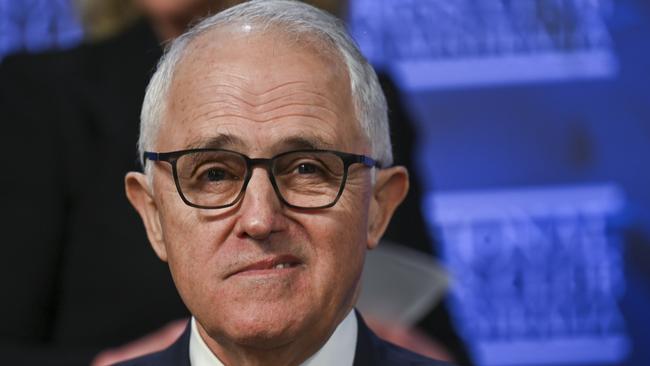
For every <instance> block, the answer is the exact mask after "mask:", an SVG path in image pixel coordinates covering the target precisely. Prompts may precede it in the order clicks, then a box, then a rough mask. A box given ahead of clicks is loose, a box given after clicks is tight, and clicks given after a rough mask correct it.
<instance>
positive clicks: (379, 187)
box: [367, 166, 409, 249]
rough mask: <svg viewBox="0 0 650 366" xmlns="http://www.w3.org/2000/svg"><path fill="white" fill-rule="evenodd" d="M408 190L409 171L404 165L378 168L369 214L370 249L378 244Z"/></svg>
mask: <svg viewBox="0 0 650 366" xmlns="http://www.w3.org/2000/svg"><path fill="white" fill-rule="evenodd" d="M408 190H409V176H408V171H407V170H406V168H404V167H403V166H394V167H390V168H386V169H378V170H377V176H376V180H375V185H374V187H373V194H372V197H371V200H370V211H369V216H368V243H367V244H368V249H374V248H375V247H376V246H377V244H378V243H379V239H381V237H382V235H384V231H386V227H387V226H388V223H389V222H390V219H391V217H393V213H394V212H395V209H396V208H397V206H399V204H400V203H401V202H402V200H404V197H406V194H407V193H408Z"/></svg>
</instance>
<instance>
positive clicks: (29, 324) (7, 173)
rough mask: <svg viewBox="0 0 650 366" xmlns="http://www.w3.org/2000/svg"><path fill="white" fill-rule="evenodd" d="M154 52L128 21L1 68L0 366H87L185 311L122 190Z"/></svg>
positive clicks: (145, 31) (142, 30)
mask: <svg viewBox="0 0 650 366" xmlns="http://www.w3.org/2000/svg"><path fill="white" fill-rule="evenodd" d="M160 55H161V49H160V46H159V45H158V41H157V40H156V38H155V36H154V35H153V33H152V32H151V30H150V28H149V27H148V25H147V24H145V23H138V24H136V25H135V26H133V27H132V28H131V29H130V30H129V31H128V32H126V33H124V34H122V35H120V36H118V37H116V38H113V39H110V40H108V41H105V42H102V43H99V44H94V45H84V46H81V47H79V48H76V49H74V50H70V51H67V52H62V53H57V54H50V55H39V56H32V55H24V56H14V57H8V58H6V59H5V60H3V63H2V64H1V65H0V116H2V117H0V118H1V120H2V129H3V132H2V133H1V134H0V136H1V137H0V146H1V149H2V154H0V156H2V165H1V166H2V167H3V170H4V171H3V173H2V174H0V177H1V178H0V182H1V186H0V192H2V193H1V194H2V201H1V202H2V208H3V209H2V213H1V214H0V215H1V216H0V223H1V224H0V225H2V229H1V232H2V235H3V244H4V245H3V248H2V254H1V255H0V258H1V259H0V261H1V262H2V263H1V265H0V287H1V288H2V289H3V294H4V296H3V300H2V301H0V364H5V365H9V364H11V365H20V364H31V365H35V364H38V365H48V364H50V365H56V364H62V365H63V364H65V365H75V364H78V365H87V364H88V363H89V362H90V360H91V359H92V357H93V356H94V355H95V354H96V353H97V352H98V351H100V350H101V349H104V348H107V347H111V346H118V345H120V344H123V343H124V342H127V341H129V340H132V339H135V338H137V337H140V336H142V335H144V334H146V333H149V332H151V331H153V330H155V329H157V328H159V327H161V326H163V325H164V324H165V323H166V322H168V321H170V320H174V319H178V318H182V317H186V316H188V312H187V310H186V309H185V307H184V305H183V304H182V302H181V301H180V298H179V296H178V295H177V292H176V289H175V287H174V285H173V283H172V281H171V277H170V275H169V270H168V269H167V268H166V265H165V264H164V263H162V262H161V261H160V260H159V259H158V258H157V257H156V256H155V254H154V252H153V251H152V250H151V247H150V246H149V244H148V241H147V238H146V235H145V232H144V228H143V226H142V224H141V222H140V219H139V217H138V216H137V214H136V212H135V211H134V210H133V209H132V208H131V206H130V204H129V202H128V201H127V199H126V197H125V194H124V184H123V181H124V176H125V174H126V172H128V171H131V170H136V169H137V168H138V163H137V159H136V158H137V157H136V141H137V137H138V129H139V111H140V108H141V105H142V100H143V96H144V89H145V87H146V85H147V83H148V79H149V77H150V75H151V74H152V70H153V67H154V65H155V64H156V62H157V60H158V58H159V57H160Z"/></svg>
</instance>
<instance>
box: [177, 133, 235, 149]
mask: <svg viewBox="0 0 650 366" xmlns="http://www.w3.org/2000/svg"><path fill="white" fill-rule="evenodd" d="M241 145H244V141H243V140H242V139H240V138H239V137H237V136H234V135H231V134H219V135H217V136H211V137H207V138H198V139H196V140H192V141H190V143H189V144H188V148H189V149H224V148H232V147H234V146H241Z"/></svg>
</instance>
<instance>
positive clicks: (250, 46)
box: [159, 27, 361, 149]
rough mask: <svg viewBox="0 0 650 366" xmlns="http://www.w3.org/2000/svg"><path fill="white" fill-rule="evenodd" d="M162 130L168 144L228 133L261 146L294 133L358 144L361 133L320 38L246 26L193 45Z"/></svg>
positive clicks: (337, 63) (346, 85)
mask: <svg viewBox="0 0 650 366" xmlns="http://www.w3.org/2000/svg"><path fill="white" fill-rule="evenodd" d="M162 130H163V131H161V132H162V133H161V138H160V140H163V141H162V142H164V143H165V144H166V145H168V146H165V147H161V148H163V149H165V148H168V149H182V148H189V147H194V146H190V145H191V144H192V142H193V141H196V140H197V139H198V140H201V139H206V138H209V137H211V136H217V137H218V136H219V135H224V134H228V135H236V136H237V137H238V139H237V140H241V141H244V142H246V143H248V144H249V145H251V144H252V145H257V146H259V145H264V143H270V142H273V141H275V140H281V139H282V138H285V137H287V138H295V137H296V136H293V135H300V136H298V137H303V138H307V139H310V138H311V139H315V140H319V139H320V140H322V143H323V144H324V145H325V146H328V145H336V143H337V142H345V141H348V143H344V144H343V145H350V146H352V145H353V143H352V142H353V141H354V142H356V143H357V144H358V143H359V139H360V136H361V134H360V131H359V128H358V124H357V122H356V118H355V115H354V107H353V103H352V97H351V92H350V81H349V77H348V73H347V68H346V67H345V64H344V63H343V62H342V61H341V58H340V57H339V55H338V54H337V53H335V52H333V51H331V50H329V51H328V48H327V47H323V45H322V43H320V42H318V41H316V40H305V39H302V40H296V39H293V37H290V36H288V35H285V34H283V33H280V32H277V31H265V32H255V30H253V31H252V32H246V31H243V27H242V28H236V29H220V30H216V31H210V32H208V33H206V34H203V35H201V36H200V37H198V38H197V39H196V40H194V41H193V42H192V43H191V44H190V45H189V46H188V51H187V53H186V54H185V56H184V57H183V59H182V60H181V62H180V64H179V66H178V68H177V70H176V72H175V75H174V79H173V81H172V85H171V89H170V93H169V104H168V113H167V118H166V121H165V124H164V127H163V129H162ZM165 135H167V138H164V137H165ZM303 135H304V136H303ZM338 140H340V141H338ZM344 140H345V141H344ZM159 142H160V141H159ZM172 145H173V146H172ZM350 146H340V148H349V147H350Z"/></svg>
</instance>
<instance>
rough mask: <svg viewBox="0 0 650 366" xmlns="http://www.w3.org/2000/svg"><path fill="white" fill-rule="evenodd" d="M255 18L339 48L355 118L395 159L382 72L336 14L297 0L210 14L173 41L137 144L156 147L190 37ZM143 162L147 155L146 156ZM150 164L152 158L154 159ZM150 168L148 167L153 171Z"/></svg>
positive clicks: (378, 152)
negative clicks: (379, 76)
mask: <svg viewBox="0 0 650 366" xmlns="http://www.w3.org/2000/svg"><path fill="white" fill-rule="evenodd" d="M244 24H253V25H258V26H260V27H261V28H262V29H267V28H269V27H274V29H279V30H280V31H281V32H285V33H287V34H288V35H291V36H296V37H298V36H312V37H316V38H317V39H318V40H321V41H324V42H325V44H326V45H327V46H329V47H330V48H331V49H332V50H335V51H337V52H338V54H339V57H342V61H344V64H345V66H346V67H347V70H348V74H349V79H350V87H351V92H352V99H353V104H354V108H355V113H356V118H357V120H358V122H359V123H360V127H361V130H362V131H363V132H364V134H365V136H366V138H368V141H369V143H370V148H371V150H372V156H373V158H375V159H376V160H378V161H379V162H380V163H381V164H382V166H389V165H391V164H392V162H393V154H392V149H391V143H390V132H389V126H388V115H387V107H386V98H385V97H384V93H383V91H382V89H381V86H380V85H379V81H378V79H377V74H376V73H375V71H374V69H373V68H372V66H370V64H369V63H368V61H367V60H366V59H365V57H364V56H363V55H362V54H361V52H360V51H359V49H358V48H357V46H356V44H355V42H354V41H353V40H352V38H351V37H350V36H349V35H348V33H347V31H346V29H345V26H344V25H343V23H342V22H341V21H340V20H339V19H337V18H336V17H334V16H332V15H330V14H328V13H326V12H324V11H322V10H319V9H316V8H315V7H313V6H311V5H307V4H304V3H302V2H298V1H294V0H252V1H249V2H245V3H242V4H240V5H237V6H235V7H232V8H229V9H227V10H225V11H223V12H220V13H217V14H215V15H213V16H210V17H208V18H206V19H204V20H202V21H201V22H200V23H198V24H197V25H195V26H194V27H192V28H191V29H190V30H188V31H187V32H186V33H184V34H183V35H181V36H180V37H178V38H176V39H175V40H174V41H172V42H171V43H170V44H169V46H168V48H167V50H166V52H165V54H164V56H163V57H162V58H161V59H160V61H159V63H158V68H157V70H156V72H155V73H154V75H153V76H152V78H151V81H150V82H149V86H148V87H147V91H146V94H145V97H144V103H143V105H142V112H141V115H140V121H141V124H140V138H139V141H138V150H139V154H140V158H141V159H142V157H143V153H144V151H151V150H152V149H153V148H154V146H155V140H156V138H157V133H158V130H159V128H160V125H161V123H162V121H163V120H164V116H165V113H166V106H167V99H168V95H169V90H170V86H171V84H172V80H173V77H174V72H175V70H176V68H177V66H178V64H179V63H180V61H181V60H182V59H183V56H184V55H185V54H186V51H187V48H188V46H189V45H190V43H191V42H192V41H193V40H194V39H196V38H197V37H198V36H200V35H202V34H204V33H206V32H208V31H210V30H214V29H218V28H222V27H226V26H233V25H244ZM142 164H143V166H144V161H142ZM149 166H151V164H149ZM148 170H149V169H146V171H148Z"/></svg>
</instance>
